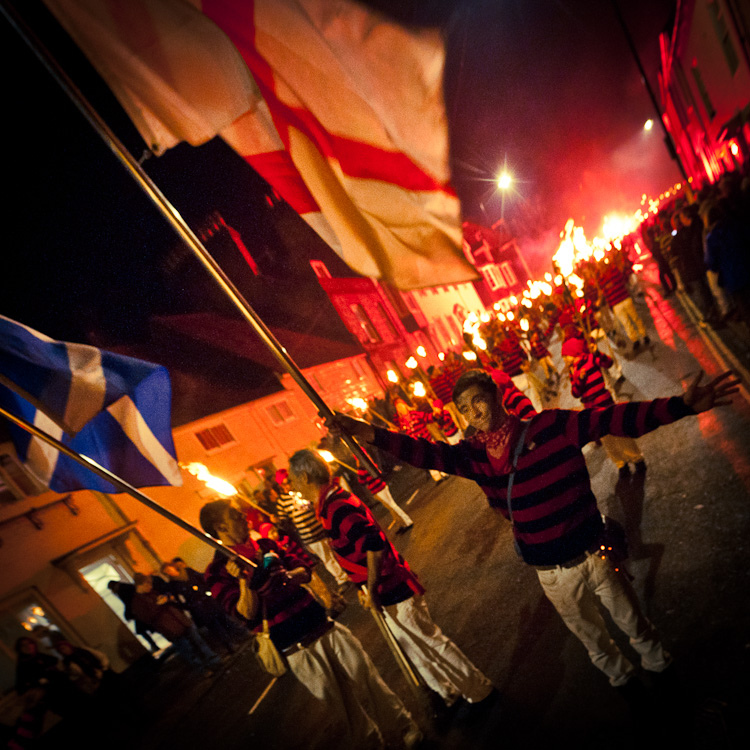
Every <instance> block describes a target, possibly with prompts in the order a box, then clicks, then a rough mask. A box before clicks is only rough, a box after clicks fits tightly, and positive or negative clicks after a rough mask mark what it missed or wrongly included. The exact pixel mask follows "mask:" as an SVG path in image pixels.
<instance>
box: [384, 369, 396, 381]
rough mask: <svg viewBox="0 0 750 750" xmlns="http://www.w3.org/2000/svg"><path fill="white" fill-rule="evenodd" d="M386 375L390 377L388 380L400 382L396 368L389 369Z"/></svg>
mask: <svg viewBox="0 0 750 750" xmlns="http://www.w3.org/2000/svg"><path fill="white" fill-rule="evenodd" d="M385 376H386V377H387V378H388V382H390V383H398V375H397V374H396V371H395V370H388V372H387V373H386V374H385Z"/></svg>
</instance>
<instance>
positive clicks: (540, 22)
mask: <svg viewBox="0 0 750 750" xmlns="http://www.w3.org/2000/svg"><path fill="white" fill-rule="evenodd" d="M371 4H373V5H376V6H380V7H382V8H385V9H388V8H389V7H390V6H392V7H393V8H394V9H395V10H394V13H397V14H398V15H399V16H400V17H401V18H402V19H404V20H409V21H411V22H416V23H430V22H435V21H439V22H441V23H442V24H443V26H444V28H445V30H446V40H447V63H446V102H447V106H448V113H449V122H450V137H451V151H452V165H453V174H454V184H455V186H456V189H457V191H458V194H459V196H460V198H461V200H462V205H463V209H464V214H465V216H466V217H467V218H473V219H476V220H479V221H486V223H488V224H489V223H491V222H493V221H495V220H496V219H498V218H499V217H500V214H501V199H500V196H499V193H498V191H497V190H496V188H495V187H494V184H493V178H494V176H495V175H496V174H497V173H498V172H499V170H500V168H501V167H502V165H503V163H506V164H507V167H508V169H509V171H510V172H511V173H512V174H513V175H514V178H515V182H514V186H513V190H512V191H510V192H508V193H507V194H506V199H505V203H504V206H503V207H502V213H503V215H504V217H505V219H506V220H507V221H508V222H509V223H510V225H511V226H512V228H514V229H515V230H516V232H517V234H518V236H519V239H520V241H521V247H522V249H523V250H525V252H526V253H527V254H528V259H529V261H530V263H531V265H532V268H535V269H536V268H541V267H542V266H544V265H545V264H546V262H547V259H548V258H549V257H550V256H551V254H552V252H554V250H555V249H556V238H557V236H558V235H559V232H560V231H561V229H562V227H563V225H564V223H565V221H566V220H567V218H568V217H572V218H574V219H575V221H576V223H579V224H583V225H584V227H585V228H586V230H587V233H588V234H589V235H590V236H593V235H595V234H597V233H598V231H599V228H600V226H601V220H602V218H603V216H604V214H606V213H609V212H611V211H613V210H620V211H625V212H627V213H632V212H633V211H635V209H636V208H638V206H639V202H640V196H641V193H643V192H646V193H649V194H654V193H656V194H658V193H659V192H661V191H662V190H664V189H665V188H666V187H668V186H669V185H671V184H673V183H674V182H675V181H677V180H678V179H679V172H678V170H677V167H676V165H675V164H674V162H671V161H670V159H669V157H668V155H667V151H666V148H665V147H664V144H663V141H662V134H661V132H660V130H659V128H658V127H656V128H654V130H652V131H651V132H650V133H646V132H644V130H643V123H644V122H645V120H646V119H648V118H650V117H654V115H655V113H654V109H653V106H652V104H651V102H650V100H649V97H648V95H647V92H646V89H645V87H644V85H643V83H642V82H641V79H640V74H639V72H638V69H637V67H636V64H635V62H634V60H633V57H632V54H631V52H630V50H629V49H628V47H627V44H626V41H625V36H624V34H623V31H622V29H621V27H620V25H619V23H618V21H617V19H616V16H615V13H614V11H613V9H612V6H611V2H610V0H570V1H569V2H563V1H562V0H503V2H498V0H468V1H467V0H463V2H451V1H450V0H443V1H442V2H431V3H426V2H411V3H409V2H399V3H395V2H386V1H385V0H383V1H380V2H373V3H371ZM620 5H621V8H622V12H623V15H624V16H625V19H626V22H627V23H628V26H629V28H630V30H631V32H632V34H633V36H634V38H635V40H636V44H637V46H638V50H639V54H640V55H641V57H642V60H643V63H644V66H645V67H646V70H647V71H648V72H649V77H650V81H651V85H652V87H653V88H654V90H658V83H657V79H656V70H657V64H658V41H657V39H658V33H659V32H660V31H661V30H662V28H663V27H664V25H665V23H667V21H668V19H669V15H670V8H671V5H672V3H671V2H669V1H667V0H627V2H625V0H620ZM22 7H23V8H24V16H25V17H27V18H29V20H30V21H32V22H33V23H35V24H37V26H36V28H39V29H40V35H42V36H43V38H44V40H45V42H46V43H47V44H48V45H49V46H50V47H51V48H52V49H53V51H54V52H55V54H56V55H59V57H60V59H61V60H63V61H64V62H65V66H66V70H69V71H70V72H71V75H72V76H73V77H74V78H75V79H76V80H77V81H80V85H81V88H82V89H83V90H84V92H85V93H86V95H87V96H88V97H89V98H90V99H91V100H92V102H94V103H95V104H96V106H97V108H98V109H99V110H100V111H101V112H102V114H103V115H104V116H105V118H106V119H107V122H108V123H109V125H110V126H111V127H112V128H113V129H114V130H115V132H116V133H117V135H118V137H119V138H120V139H122V140H123V141H124V142H125V144H126V146H128V148H129V149H131V150H132V151H133V153H136V154H139V153H141V150H142V143H141V141H140V138H139V136H138V135H137V133H135V131H134V130H133V128H132V127H131V126H130V125H129V123H128V122H127V120H126V119H125V118H124V116H123V115H122V114H121V112H119V111H118V108H117V106H116V105H115V104H114V103H113V101H112V99H111V97H110V96H109V94H108V92H107V90H106V89H105V88H104V87H103V86H102V85H101V84H100V83H97V81H96V79H95V78H92V77H91V75H90V71H87V70H86V64H85V62H83V61H80V60H77V59H76V54H75V50H74V49H71V48H70V46H69V44H68V43H67V42H66V40H65V39H64V38H61V37H60V35H59V34H58V33H55V29H54V27H51V28H50V27H49V26H48V24H47V23H43V21H44V18H45V13H44V10H43V8H42V7H41V6H40V4H39V3H38V2H37V0H28V1H27V2H24V3H23V4H22ZM0 28H1V29H2V31H1V32H0V33H2V42H3V47H2V48H3V52H4V54H5V60H4V62H5V70H6V95H5V104H6V107H5V110H6V117H5V118H4V119H3V130H4V143H5V165H6V171H5V174H6V182H7V185H6V191H5V192H6V195H5V197H4V198H3V201H4V204H5V222H4V225H5V244H6V247H5V249H4V258H5V263H4V264H3V265H4V273H3V275H2V282H1V283H0V299H1V300H2V302H0V312H2V314H5V315H8V316H9V317H14V318H16V319H18V320H21V321H22V322H24V323H27V324H28V325H32V326H34V327H38V328H40V330H43V331H44V332H45V333H47V334H48V335H51V336H53V337H59V338H68V339H70V340H81V338H82V337H83V336H84V335H85V333H86V331H87V330H90V329H92V328H95V327H96V326H105V327H107V326H109V327H110V328H116V327H117V326H118V325H119V326H121V325H122V320H123V319H126V320H127V319H128V317H129V316H130V317H132V316H135V315H137V313H138V311H139V310H141V309H145V308H146V307H148V305H149V304H151V303H152V302H153V299H154V297H155V296H158V295H162V296H164V295H165V292H164V290H162V289H159V288H157V287H156V286H155V283H154V275H153V273H152V270H153V267H154V264H155V263H156V262H157V261H158V258H159V257H160V253H162V252H163V248H164V247H166V246H168V245H170V244H173V243H174V235H173V232H172V230H171V228H170V227H169V226H168V225H167V224H166V222H165V221H164V220H163V219H162V218H161V217H160V215H159V214H158V212H157V211H156V210H155V209H154V208H153V207H152V205H151V204H150V202H149V201H148V200H147V199H146V198H145V197H144V196H143V195H142V194H141V192H140V190H139V189H138V188H137V187H135V186H134V185H133V183H132V181H131V178H130V177H129V176H127V175H126V174H125V173H124V170H123V169H122V168H121V167H120V166H119V164H118V162H117V161H116V159H115V158H114V157H113V156H112V155H111V154H110V153H109V151H108V150H107V148H106V147H105V146H104V145H103V143H102V142H101V141H100V139H99V138H98V136H96V135H95V134H94V133H93V131H92V129H91V127H90V126H89V125H88V124H87V123H86V122H85V121H84V120H83V118H82V117H81V116H80V115H79V114H78V113H77V112H76V111H75V109H74V108H73V107H72V106H71V105H70V103H69V102H68V101H67V98H66V96H65V95H64V94H63V93H62V92H60V91H59V90H58V88H57V86H56V84H54V83H53V82H51V81H50V79H49V76H48V74H47V73H46V72H45V71H44V70H43V69H41V67H40V66H39V64H38V63H37V62H36V61H35V60H34V59H33V58H32V57H31V56H30V54H29V53H28V51H27V50H26V49H25V47H24V45H23V43H21V42H20V41H19V40H18V38H17V37H16V35H15V32H14V31H13V30H12V29H11V28H10V27H9V26H8V24H7V22H6V21H5V20H4V19H2V21H1V22H0ZM233 157H234V155H233V154H232V153H231V152H229V150H228V149H226V148H225V147H223V144H221V143H212V144H209V145H208V146H206V147H202V148H201V149H198V150H196V149H191V148H190V147H187V146H181V147H178V149H174V150H173V151H172V152H170V153H168V154H167V155H165V156H163V157H160V158H159V159H156V158H153V159H150V160H148V161H147V162H146V163H145V167H146V169H147V171H148V172H149V173H150V174H151V175H152V176H153V177H154V179H155V181H156V182H157V184H158V185H159V186H160V187H161V189H162V190H163V191H164V193H165V194H166V196H167V198H168V199H169V200H172V201H173V202H175V203H176V204H178V205H179V207H180V210H181V211H184V212H185V215H186V218H189V217H190V215H191V214H192V215H194V216H200V215H201V214H202V213H205V212H207V211H209V210H210V209H211V208H214V207H220V208H221V210H222V212H223V213H224V214H225V215H227V216H228V218H229V219H231V218H232V215H233V214H234V215H236V216H240V215H242V216H244V217H245V226H243V227H242V228H241V231H242V232H243V238H244V239H245V242H246V244H248V245H249V246H252V245H253V243H254V239H255V238H254V237H253V236H252V234H253V232H254V231H255V230H254V226H256V225H257V223H256V224H254V222H253V214H254V211H255V208H254V204H255V201H254V200H253V199H252V198H248V195H249V194H250V193H252V192H253V191H254V190H257V185H258V183H257V180H255V179H254V177H253V176H252V175H248V174H247V170H246V171H245V172H236V170H235V168H234V167H233V166H232V165H231V162H232V159H233ZM238 222H241V220H240V219H239V218H238V219H237V220H236V221H235V223H238ZM166 295H167V296H170V295H173V296H175V297H177V296H179V290H174V289H173V290H168V292H166ZM164 305H165V306H166V307H168V306H169V300H164Z"/></svg>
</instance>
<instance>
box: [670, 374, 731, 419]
mask: <svg viewBox="0 0 750 750" xmlns="http://www.w3.org/2000/svg"><path fill="white" fill-rule="evenodd" d="M704 374H705V373H704V372H703V370H701V371H700V372H699V373H698V374H697V375H696V376H695V379H694V380H693V382H692V383H691V384H690V385H689V386H688V388H687V390H686V391H685V394H684V395H683V397H682V400H683V401H684V402H685V406H687V407H689V408H690V409H692V410H693V411H694V412H695V413H696V414H699V413H700V412H703V411H708V410H709V409H713V408H714V407H715V406H726V405H727V404H731V403H732V399H731V395H732V394H733V393H737V391H739V383H740V380H739V379H738V378H736V377H735V376H734V373H732V371H731V370H727V371H726V372H723V373H722V374H721V375H718V376H717V377H715V378H714V379H713V380H712V381H711V382H710V383H707V384H706V385H703V386H702V385H701V384H700V382H701V380H702V379H703V375H704Z"/></svg>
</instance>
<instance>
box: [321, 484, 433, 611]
mask: <svg viewBox="0 0 750 750" xmlns="http://www.w3.org/2000/svg"><path fill="white" fill-rule="evenodd" d="M315 507H316V513H317V515H318V519H319V520H320V523H321V525H322V526H323V528H324V529H325V530H326V532H327V533H328V538H329V540H330V543H331V548H332V549H333V552H334V554H335V555H336V558H337V559H338V561H339V563H340V564H341V567H342V568H343V569H344V570H345V571H346V573H347V575H348V576H349V578H350V579H351V580H352V581H353V582H354V583H356V584H364V583H367V574H368V571H367V553H368V551H371V552H382V558H381V565H380V576H379V579H378V590H377V592H376V593H377V594H378V595H379V598H380V603H381V604H383V605H384V606H388V605H390V604H398V602H402V601H404V600H406V599H408V598H410V597H411V596H414V594H423V593H424V588H423V587H422V584H420V582H419V579H418V578H417V576H416V574H415V573H414V572H413V571H412V569H411V568H410V567H409V564H408V563H407V562H406V560H404V558H403V557H402V555H401V553H400V552H398V550H397V549H396V548H395V547H394V546H393V545H392V544H391V542H390V541H389V540H388V537H387V536H386V535H385V532H384V531H383V529H381V528H380V526H379V525H378V522H377V521H376V520H375V517H374V516H373V515H372V513H371V512H370V509H369V508H368V507H367V506H366V505H365V504H364V503H363V502H362V501H361V500H360V499H359V498H358V497H355V496H354V495H351V494H350V493H348V492H346V491H345V490H343V489H342V488H341V487H339V486H337V485H333V484H329V485H328V486H326V487H323V489H322V490H321V493H320V498H319V500H318V502H317V504H316V506H315Z"/></svg>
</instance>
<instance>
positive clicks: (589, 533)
mask: <svg viewBox="0 0 750 750" xmlns="http://www.w3.org/2000/svg"><path fill="white" fill-rule="evenodd" d="M690 414H693V411H692V410H691V409H689V408H688V407H687V406H686V405H685V402H684V401H683V400H682V399H681V398H679V397H675V398H668V399H667V398H663V399H656V400H655V401H644V402H630V403H623V404H614V405H612V406H608V407H606V408H603V409H581V410H578V411H570V410H562V409H550V410H545V411H542V412H540V413H539V414H536V415H535V416H533V417H532V418H531V419H530V420H529V427H528V431H527V433H526V438H525V441H524V448H523V450H522V451H521V454H520V455H519V457H518V462H517V467H516V471H515V475H514V481H513V485H512V493H511V508H512V512H513V534H514V536H515V538H516V541H517V543H518V547H519V551H520V554H521V556H522V557H523V559H524V560H525V561H526V562H527V563H529V564H531V565H559V564H561V563H564V562H567V561H568V560H572V559H573V558H575V557H577V556H578V555H581V554H583V553H584V552H586V551H587V550H589V549H590V548H591V547H592V546H593V545H594V543H595V542H596V540H597V539H598V537H599V535H600V533H601V531H602V528H603V524H602V517H601V513H600V512H599V508H598V507H597V503H596V497H595V496H594V494H593V492H592V490H591V479H590V477H589V473H588V470H587V468H586V460H585V457H584V455H583V452H582V451H581V448H582V447H583V446H584V445H586V444H587V443H590V442H592V441H595V440H597V439H599V438H601V437H602V436H604V435H617V436H622V437H633V438H637V437H640V436H641V435H645V434H646V433H648V432H651V431H652V430H655V429H656V428H657V427H660V426H661V425H666V424H670V423H671V422H674V421H676V420H678V419H680V418H682V417H686V416H688V415H690ZM374 443H375V445H376V446H377V447H378V448H381V449H382V450H385V451H388V452H389V453H392V454H393V455H394V456H397V457H398V458H400V459H401V460H403V461H406V462H407V463H410V464H412V465H413V466H417V467H419V468H422V469H437V470H438V471H443V472H446V473H448V474H456V475H458V476H462V477H466V478H467V479H471V480H473V481H474V482H476V483H477V484H478V485H479V487H480V488H481V489H482V490H483V491H484V493H485V495H486V496H487V499H488V501H489V503H490V505H491V506H492V507H493V508H495V509H496V510H498V511H499V512H500V513H502V514H503V515H504V516H505V517H506V518H507V517H508V498H507V495H508V482H509V476H510V475H509V474H503V473H500V472H499V471H498V470H496V468H495V466H494V465H493V462H492V459H491V457H490V455H489V454H488V452H487V448H486V446H485V445H484V444H483V443H481V442H479V441H476V440H462V441H460V442H459V443H457V444H456V445H450V444H449V443H431V442H429V441H427V440H415V439H414V438H410V437H408V436H406V435H403V434H401V433H398V432H390V431H388V430H383V429H380V428H375V441H374Z"/></svg>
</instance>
